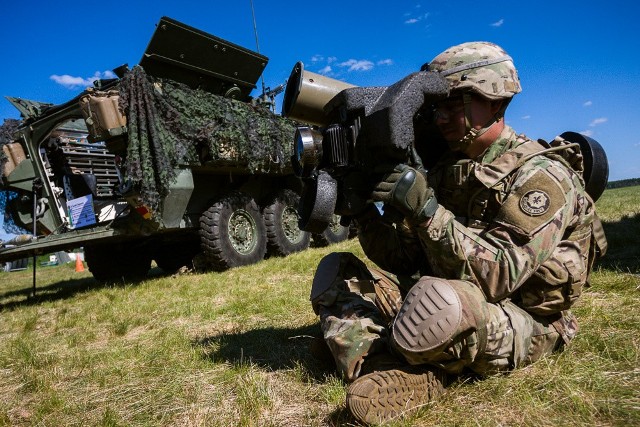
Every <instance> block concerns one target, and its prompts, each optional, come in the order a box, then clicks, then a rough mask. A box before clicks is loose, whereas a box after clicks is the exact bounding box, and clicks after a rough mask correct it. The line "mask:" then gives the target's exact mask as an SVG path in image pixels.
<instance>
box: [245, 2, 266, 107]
mask: <svg viewBox="0 0 640 427" xmlns="http://www.w3.org/2000/svg"><path fill="white" fill-rule="evenodd" d="M249 3H251V16H252V17H253V33H254V34H255V36H256V50H257V51H258V53H260V44H259V43H258V25H257V24H256V12H255V10H254V9H253V0H249ZM260 79H261V80H262V94H263V95H264V94H265V93H266V92H267V90H266V88H265V86H264V74H262V75H261V76H260Z"/></svg>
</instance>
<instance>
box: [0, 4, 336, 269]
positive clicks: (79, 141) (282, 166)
mask: <svg viewBox="0 0 640 427" xmlns="http://www.w3.org/2000/svg"><path fill="white" fill-rule="evenodd" d="M267 62H268V58H267V57H266V56H263V55H261V54H259V53H256V52H253V51H251V50H248V49H246V48H243V47H240V46H238V45H235V44H233V43H230V42H228V41H226V40H223V39H220V38H218V37H215V36H213V35H211V34H207V33H205V32H203V31H200V30H197V29H195V28H192V27H189V26H187V25H185V24H182V23H180V22H177V21H175V20H172V19H170V18H167V17H163V18H161V19H160V22H159V23H158V24H157V27H156V30H155V32H154V34H153V36H152V38H151V41H150V42H149V45H148V47H147V49H146V51H145V53H144V55H143V57H142V59H141V61H140V63H139V65H136V66H134V67H133V68H132V69H129V67H128V66H120V67H118V68H116V69H114V73H115V74H116V75H117V78H114V79H110V80H98V81H96V82H94V86H93V87H91V88H88V89H86V90H85V91H84V92H82V93H81V94H79V95H78V96H77V97H75V98H74V99H72V100H70V101H68V102H66V103H64V104H61V105H51V104H44V103H40V102H33V101H27V100H23V99H18V98H8V99H9V100H10V102H12V103H13V104H14V105H15V106H16V107H17V108H18V109H19V110H20V112H21V114H22V116H23V118H24V121H23V124H22V126H21V127H20V128H19V129H18V131H17V132H16V133H15V135H14V139H13V142H11V143H9V144H6V145H4V146H3V150H2V153H0V156H1V157H2V158H3V159H2V163H0V164H1V165H2V170H0V172H1V174H2V184H3V188H4V189H6V190H10V191H13V192H17V193H18V197H16V198H13V199H12V200H11V202H10V205H9V206H8V211H9V212H10V213H11V215H12V217H13V219H14V221H15V222H16V224H18V225H20V226H22V227H24V228H25V229H27V230H30V231H33V235H32V236H22V237H21V238H19V239H16V241H14V242H11V243H13V244H12V245H5V246H4V247H2V248H0V262H1V261H9V260H12V259H18V258H24V257H26V256H32V255H37V254H41V253H49V252H54V251H58V250H69V249H72V248H78V247H83V248H84V253H85V260H86V262H87V264H88V267H89V270H90V271H91V272H92V273H93V275H94V277H95V278H96V279H98V280H101V281H116V280H122V279H123V278H124V279H138V278H141V277H143V276H144V275H146V273H147V272H148V270H149V268H150V266H151V262H152V260H155V262H156V263H157V265H158V266H159V267H160V268H162V269H163V270H165V271H167V272H172V271H175V270H177V269H179V268H180V267H181V266H184V265H187V264H189V263H191V262H192V260H194V258H195V259H196V260H197V261H198V262H199V263H200V264H201V265H204V266H207V267H211V268H214V269H218V270H221V269H227V268H231V267H236V266H240V265H246V264H251V263H254V262H257V261H259V260H261V259H263V258H264V257H265V255H266V254H274V255H287V254H289V253H291V252H295V251H300V250H303V249H305V248H307V247H308V245H309V243H310V240H311V238H312V236H311V235H310V234H309V233H307V232H304V231H301V230H300V229H299V228H298V214H297V205H298V202H299V199H300V192H301V187H302V186H301V183H300V179H299V178H297V177H296V176H295V175H294V174H293V173H292V168H291V162H290V156H291V154H292V153H291V151H292V149H291V141H292V140H293V136H294V133H295V123H294V122H293V121H291V120H289V119H285V118H283V117H280V116H278V115H276V114H274V113H273V112H272V109H270V108H269V107H270V103H271V102H272V101H273V97H274V95H275V93H274V92H275V91H265V92H264V93H263V94H262V96H260V97H257V98H252V97H251V95H250V93H251V92H252V90H253V89H255V88H256V83H257V81H258V79H259V78H260V76H261V74H262V72H263V70H264V68H265V66H266V64H267ZM347 235H348V228H347V227H344V226H341V225H340V224H339V218H338V217H336V218H335V221H334V223H332V224H331V225H330V226H329V227H328V228H327V229H326V230H325V231H324V232H323V233H319V234H316V235H314V236H313V238H314V240H316V241H317V242H318V243H319V244H323V243H332V242H337V241H340V240H343V239H345V238H346V237H347Z"/></svg>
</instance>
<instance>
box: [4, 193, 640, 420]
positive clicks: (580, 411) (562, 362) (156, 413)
mask: <svg viewBox="0 0 640 427" xmlns="http://www.w3.org/2000/svg"><path fill="white" fill-rule="evenodd" d="M598 207H599V212H600V216H601V218H602V219H603V221H604V223H605V229H606V231H607V235H608V238H609V246H610V248H609V254H608V255H607V257H605V259H603V260H602V261H601V262H600V263H599V264H598V266H597V267H596V271H595V272H594V274H593V276H592V286H591V287H590V288H588V289H587V290H586V292H585V293H584V295H583V297H582V298H581V300H580V301H579V302H578V304H577V305H576V307H575V310H574V311H575V313H576V314H577V316H578V318H579V320H580V326H581V331H580V334H579V335H578V337H577V338H576V339H575V340H574V342H573V343H572V345H571V346H570V347H569V348H568V349H567V350H566V351H565V352H564V353H561V354H554V355H553V356H550V357H548V358H545V359H543V360H541V361H539V362H537V363H535V364H533V365H531V366H528V367H526V368H524V369H520V370H517V371H515V372H513V373H512V374H510V375H501V376H495V377H490V378H487V379H485V380H482V381H470V380H461V381H459V382H458V383H455V384H454V385H453V386H451V387H450V389H449V392H448V393H447V394H446V395H445V397H444V398H443V399H442V400H440V401H439V402H436V403H434V404H431V405H429V406H428V407H425V408H423V409H422V410H421V411H420V412H418V413H417V414H415V415H414V416H412V417H411V418H409V419H405V420H399V421H398V422H396V423H395V424H394V425H398V426H409V425H421V426H422V425H424V426H426V425H443V426H498V425H499V426H512V425H527V426H593V425H597V426H628V425H640V359H639V354H640V352H639V349H640V336H639V334H638V333H639V332H640V243H639V242H638V239H639V238H640V187H638V186H636V187H628V188H621V189H614V190H607V191H606V192H605V193H604V195H603V197H602V198H601V199H600V201H599V202H598ZM331 251H352V252H354V253H356V254H357V255H358V256H362V251H361V249H360V247H359V245H358V243H357V241H356V240H352V241H348V242H345V243H342V244H339V245H336V246H332V247H329V248H322V249H310V250H307V251H305V252H303V253H300V254H295V255H293V256H290V257H288V258H274V259H269V260H266V261H264V262H262V263H259V264H257V265H254V266H250V267H244V268H238V269H234V270H230V271H227V272H224V273H206V274H196V273H194V274H183V275H177V276H173V277H168V276H160V275H159V270H154V271H152V275H151V277H150V278H149V279H148V280H146V281H144V282H142V283H138V284H121V285H111V286H103V285H99V284H97V283H96V282H95V281H94V280H93V279H92V278H91V275H90V273H89V272H86V271H85V272H80V273H77V272H75V270H74V265H73V263H71V264H68V265H64V266H58V267H46V268H39V269H38V273H37V274H38V276H37V280H38V294H37V297H36V298H28V295H29V293H30V290H31V276H32V272H31V270H30V269H29V270H26V271H22V272H14V273H0V343H1V345H0V425H7V426H31V425H33V426H36V425H37V426H74V425H75V426H325V425H330V426H337V425H346V426H348V425H354V421H353V420H352V419H351V418H350V416H349V413H348V411H347V410H346V409H345V407H344V398H345V390H346V386H345V384H344V383H343V382H342V380H341V379H340V378H338V377H337V376H335V375H334V373H333V370H332V366H331V364H330V363H328V362H326V361H319V360H316V359H314V358H313V357H312V356H311V355H310V353H309V346H310V344H311V342H312V338H311V337H313V336H319V335H320V329H319V326H318V319H317V318H316V316H315V315H314V314H313V312H312V310H311V307H310V304H309V302H308V297H309V290H310V286H311V280H312V277H313V273H314V270H315V267H316V265H317V263H318V261H319V260H320V258H321V257H322V256H324V255H325V254H327V253H329V252H331ZM153 273H155V274H153Z"/></svg>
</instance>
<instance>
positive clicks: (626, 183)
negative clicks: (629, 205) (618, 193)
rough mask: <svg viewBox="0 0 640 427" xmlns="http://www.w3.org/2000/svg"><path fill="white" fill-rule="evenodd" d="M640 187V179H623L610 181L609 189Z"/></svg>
mask: <svg viewBox="0 0 640 427" xmlns="http://www.w3.org/2000/svg"><path fill="white" fill-rule="evenodd" d="M634 185H640V178H631V179H621V180H620V181H609V182H608V183H607V188H622V187H631V186H634Z"/></svg>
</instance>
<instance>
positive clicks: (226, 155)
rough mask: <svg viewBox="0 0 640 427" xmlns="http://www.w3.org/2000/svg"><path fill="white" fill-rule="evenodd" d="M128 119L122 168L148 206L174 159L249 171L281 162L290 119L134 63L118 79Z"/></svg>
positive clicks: (287, 149)
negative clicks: (156, 74)
mask: <svg viewBox="0 0 640 427" xmlns="http://www.w3.org/2000/svg"><path fill="white" fill-rule="evenodd" d="M120 108H121V109H122V110H123V111H125V113H126V116H127V126H128V138H129V142H128V148H127V156H126V163H125V166H126V171H125V172H126V174H127V178H128V179H130V180H131V182H132V183H133V184H134V186H135V187H136V188H137V189H139V191H140V195H141V198H142V201H143V202H144V203H145V204H146V205H147V206H149V207H151V208H152V210H153V211H154V212H155V211H157V207H158V206H159V203H160V200H161V199H162V197H164V196H165V195H166V194H168V189H169V186H170V185H171V183H172V182H173V181H174V180H175V177H176V173H175V168H176V167H177V166H178V165H180V164H191V165H194V164H201V163H203V162H214V163H215V162H217V161H224V162H227V163H232V164H236V165H239V166H241V167H242V168H244V169H246V170H248V171H249V172H251V173H255V172H267V171H278V170H279V171H282V170H284V169H285V168H286V167H288V166H289V158H290V157H291V154H292V151H291V150H292V147H291V145H292V144H291V141H292V139H293V136H294V132H295V124H294V123H293V122H291V121H289V120H287V119H284V118H282V117H279V116H276V115H274V114H272V113H271V112H270V111H269V110H267V109H266V108H264V107H260V106H253V105H251V104H248V103H243V102H239V101H235V100H231V99H227V98H224V97H221V96H218V95H214V94H211V93H208V92H204V91H201V90H195V89H191V88H189V87H188V86H186V85H184V84H181V83H177V82H175V81H172V80H167V79H154V78H152V77H150V76H147V75H146V73H145V72H144V70H143V69H142V67H140V66H136V67H134V68H133V69H132V70H131V71H130V72H129V73H127V75H126V76H125V77H124V78H123V79H122V82H121V83H120Z"/></svg>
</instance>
